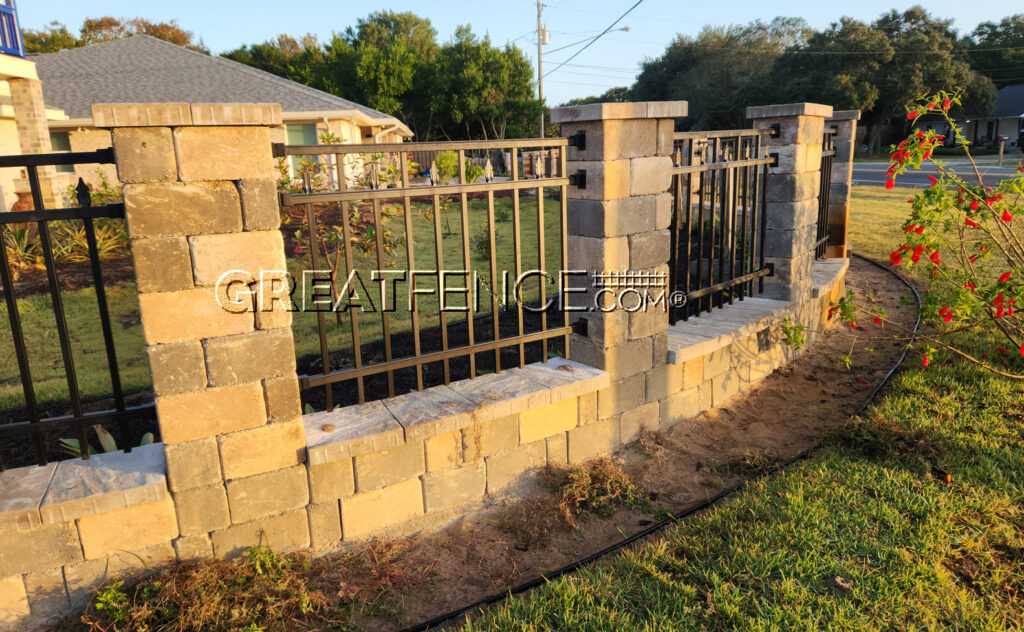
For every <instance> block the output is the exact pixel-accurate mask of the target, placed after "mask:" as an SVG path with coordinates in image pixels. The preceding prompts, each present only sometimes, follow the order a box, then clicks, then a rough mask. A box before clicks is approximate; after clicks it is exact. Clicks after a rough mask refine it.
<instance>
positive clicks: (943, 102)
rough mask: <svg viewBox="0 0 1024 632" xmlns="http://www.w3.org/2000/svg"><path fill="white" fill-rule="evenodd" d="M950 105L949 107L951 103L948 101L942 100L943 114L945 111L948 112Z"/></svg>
mask: <svg viewBox="0 0 1024 632" xmlns="http://www.w3.org/2000/svg"><path fill="white" fill-rule="evenodd" d="M950 105H951V102H950V100H949V99H943V100H942V111H943V112H945V111H946V110H948V109H949V106H950Z"/></svg>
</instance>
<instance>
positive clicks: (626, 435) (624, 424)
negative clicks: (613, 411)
mask: <svg viewBox="0 0 1024 632" xmlns="http://www.w3.org/2000/svg"><path fill="white" fill-rule="evenodd" d="M660 415H661V411H660V407H659V404H658V402H657V401H653V402H648V403H646V404H644V405H643V406H638V407H637V408H634V409H632V410H627V411H626V412H624V413H622V416H621V417H619V443H620V444H622V445H625V444H627V443H632V442H634V441H636V440H637V439H639V438H640V431H641V430H650V431H655V430H657V429H658V428H659V427H660V426H661V424H660V420H659V417H660Z"/></svg>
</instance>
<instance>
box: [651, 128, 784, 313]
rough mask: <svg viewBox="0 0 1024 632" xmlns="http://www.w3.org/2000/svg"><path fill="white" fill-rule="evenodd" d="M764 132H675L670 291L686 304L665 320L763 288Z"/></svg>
mask: <svg viewBox="0 0 1024 632" xmlns="http://www.w3.org/2000/svg"><path fill="white" fill-rule="evenodd" d="M775 133H776V132H775V130H774V129H768V130H750V129H744V130H721V131H711V132H677V133H676V134H675V135H674V141H675V147H674V151H673V154H672V161H673V165H674V167H673V176H672V202H673V205H672V223H671V237H672V244H671V247H672V257H671V260H670V262H669V275H670V277H671V283H672V287H671V290H672V291H678V292H683V293H684V294H685V295H686V299H687V300H686V302H685V304H684V305H682V306H679V307H677V306H673V308H672V311H671V313H670V322H671V323H672V324H675V323H676V322H677V321H678V320H679V319H683V320H686V319H688V318H689V317H691V316H698V315H699V314H700V313H701V312H702V311H709V312H710V311H711V310H712V309H713V308H714V307H721V306H723V305H724V304H726V302H728V303H732V302H733V301H735V300H743V298H744V297H746V296H751V295H753V294H755V293H757V292H761V291H763V288H764V277H765V276H768V275H769V274H771V266H769V265H768V264H767V263H766V261H765V231H766V225H767V224H766V222H767V218H766V215H765V208H766V207H765V199H764V197H765V196H764V187H765V174H766V170H767V168H768V167H769V166H770V165H772V164H773V163H774V161H775V158H774V157H772V156H769V155H768V154H767V151H766V148H767V146H766V144H765V143H764V138H765V137H767V136H771V135H773V134H775Z"/></svg>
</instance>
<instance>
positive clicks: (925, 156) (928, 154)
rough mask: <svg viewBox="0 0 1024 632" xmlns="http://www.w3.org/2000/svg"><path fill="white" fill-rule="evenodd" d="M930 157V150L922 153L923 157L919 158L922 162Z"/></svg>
mask: <svg viewBox="0 0 1024 632" xmlns="http://www.w3.org/2000/svg"><path fill="white" fill-rule="evenodd" d="M931 157H932V150H930V149H929V150H928V151H926V152H924V155H923V156H921V159H922V160H928V159H929V158H931Z"/></svg>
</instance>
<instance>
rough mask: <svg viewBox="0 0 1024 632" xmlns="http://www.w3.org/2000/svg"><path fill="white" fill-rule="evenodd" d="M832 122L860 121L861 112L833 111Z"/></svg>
mask: <svg viewBox="0 0 1024 632" xmlns="http://www.w3.org/2000/svg"><path fill="white" fill-rule="evenodd" d="M828 120H830V121H859V120H860V110H833V111H832V116H830V117H828Z"/></svg>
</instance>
